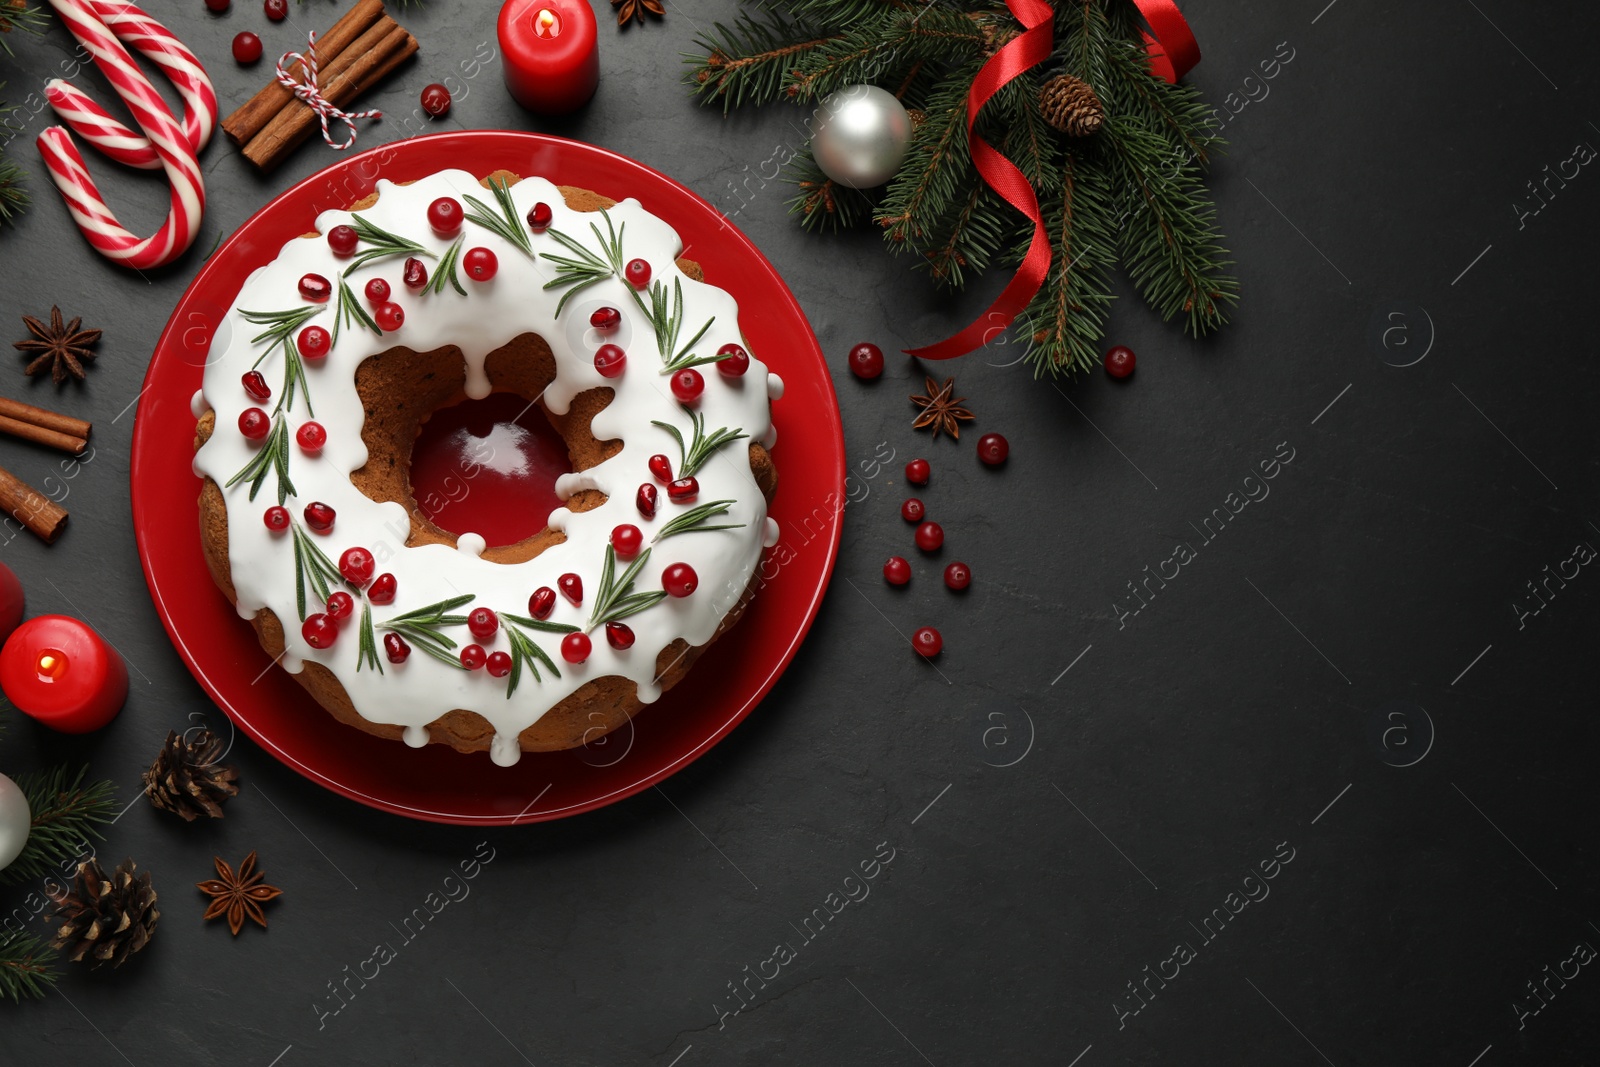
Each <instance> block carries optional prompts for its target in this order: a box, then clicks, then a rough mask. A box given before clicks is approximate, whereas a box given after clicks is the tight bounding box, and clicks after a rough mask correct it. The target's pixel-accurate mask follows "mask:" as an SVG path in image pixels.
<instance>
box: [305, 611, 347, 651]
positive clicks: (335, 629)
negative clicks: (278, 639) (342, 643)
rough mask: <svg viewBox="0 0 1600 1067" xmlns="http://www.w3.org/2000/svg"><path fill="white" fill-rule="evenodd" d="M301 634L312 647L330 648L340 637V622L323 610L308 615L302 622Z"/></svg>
mask: <svg viewBox="0 0 1600 1067" xmlns="http://www.w3.org/2000/svg"><path fill="white" fill-rule="evenodd" d="M300 636H301V637H303V638H305V639H306V644H308V645H310V646H311V647H312V648H330V647H332V645H333V643H334V641H336V640H338V637H339V624H338V623H336V622H334V621H333V620H332V619H330V618H328V617H327V616H326V615H324V614H322V613H321V612H318V613H316V614H315V615H307V616H306V621H305V622H303V623H301V624H300Z"/></svg>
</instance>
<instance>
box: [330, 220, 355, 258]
mask: <svg viewBox="0 0 1600 1067" xmlns="http://www.w3.org/2000/svg"><path fill="white" fill-rule="evenodd" d="M360 243H361V238H360V237H359V236H357V234H356V228H355V227H354V226H343V225H341V226H335V227H334V228H333V229H331V230H329V231H328V247H329V248H331V249H333V254H334V255H336V256H338V257H339V258H340V259H346V258H348V257H350V256H353V255H355V254H356V245H358V244H360Z"/></svg>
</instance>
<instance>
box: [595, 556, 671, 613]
mask: <svg viewBox="0 0 1600 1067" xmlns="http://www.w3.org/2000/svg"><path fill="white" fill-rule="evenodd" d="M649 559H650V549H648V548H647V549H645V550H644V551H643V552H641V553H639V555H638V558H636V559H635V560H634V561H633V562H632V563H630V564H628V569H627V570H625V571H623V572H622V577H620V578H618V577H617V576H616V569H617V553H616V550H615V549H614V548H612V547H611V546H610V545H607V546H606V562H605V565H604V566H603V567H601V569H600V589H599V592H598V593H596V594H595V598H594V608H593V610H592V611H591V613H590V615H589V625H588V626H586V627H584V631H585V632H586V633H588V632H592V631H593V630H594V629H595V628H596V627H598V626H604V625H605V624H606V623H608V622H618V621H620V620H622V619H626V618H627V617H628V616H630V615H637V614H638V613H639V612H641V611H644V610H645V609H646V608H652V607H654V606H655V605H657V604H659V603H661V601H663V600H665V599H666V597H667V591H666V590H665V589H652V590H648V591H646V592H642V593H635V592H634V591H633V580H634V579H635V578H637V577H638V576H639V572H640V571H642V570H643V569H644V565H645V563H646V562H648V561H649Z"/></svg>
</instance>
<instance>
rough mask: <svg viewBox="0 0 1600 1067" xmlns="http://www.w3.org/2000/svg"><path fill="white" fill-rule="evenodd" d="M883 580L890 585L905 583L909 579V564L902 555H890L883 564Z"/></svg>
mask: <svg viewBox="0 0 1600 1067" xmlns="http://www.w3.org/2000/svg"><path fill="white" fill-rule="evenodd" d="M883 580H884V581H886V582H888V583H889V584H890V585H905V584H906V583H907V582H909V581H910V580H911V564H909V563H907V562H906V561H905V557H904V556H890V557H889V558H888V560H887V561H885V563H884V565H883Z"/></svg>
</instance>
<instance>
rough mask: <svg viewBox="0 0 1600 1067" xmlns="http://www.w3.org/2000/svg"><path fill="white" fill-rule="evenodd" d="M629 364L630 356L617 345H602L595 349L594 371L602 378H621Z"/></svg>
mask: <svg viewBox="0 0 1600 1067" xmlns="http://www.w3.org/2000/svg"><path fill="white" fill-rule="evenodd" d="M627 363H628V354H627V353H626V352H624V351H623V350H622V349H620V348H618V347H617V346H616V345H601V346H600V347H599V348H597V349H595V353H594V369H595V370H596V371H597V372H598V373H599V375H600V377H602V378H616V377H620V376H621V374H622V370H623V368H624V367H625V366H626V365H627Z"/></svg>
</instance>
